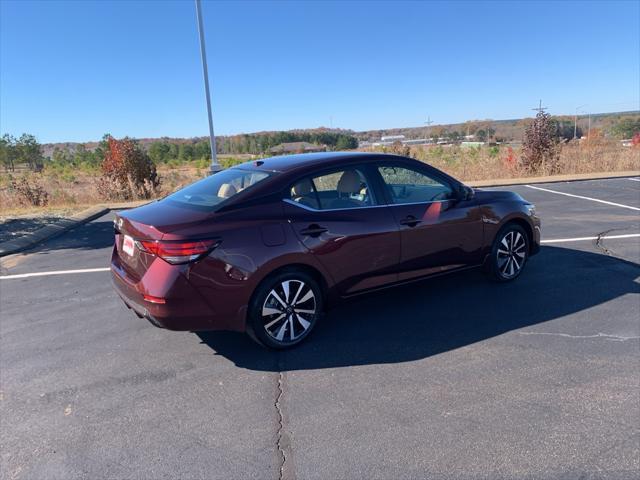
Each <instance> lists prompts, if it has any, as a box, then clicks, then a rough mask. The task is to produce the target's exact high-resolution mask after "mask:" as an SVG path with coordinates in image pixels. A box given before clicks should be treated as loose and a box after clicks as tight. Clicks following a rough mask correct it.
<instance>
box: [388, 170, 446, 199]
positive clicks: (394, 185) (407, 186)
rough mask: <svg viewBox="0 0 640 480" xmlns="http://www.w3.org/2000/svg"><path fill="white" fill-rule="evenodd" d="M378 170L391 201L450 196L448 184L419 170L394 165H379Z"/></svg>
mask: <svg viewBox="0 0 640 480" xmlns="http://www.w3.org/2000/svg"><path fill="white" fill-rule="evenodd" d="M378 171H379V172H380V175H381V176H382V180H383V181H384V183H385V186H386V188H387V191H388V192H389V196H390V197H391V203H394V204H402V203H426V202H434V201H438V200H447V199H450V198H451V197H452V190H451V187H450V186H449V185H446V184H444V183H442V182H441V181H439V180H437V179H435V178H433V177H431V176H430V175H427V174H425V173H423V172H421V171H418V170H414V169H411V168H405V167H396V166H383V167H379V168H378Z"/></svg>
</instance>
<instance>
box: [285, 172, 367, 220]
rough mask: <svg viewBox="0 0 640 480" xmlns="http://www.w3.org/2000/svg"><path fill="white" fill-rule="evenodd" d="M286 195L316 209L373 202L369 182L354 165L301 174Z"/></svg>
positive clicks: (362, 204)
mask: <svg viewBox="0 0 640 480" xmlns="http://www.w3.org/2000/svg"><path fill="white" fill-rule="evenodd" d="M290 198H291V200H293V201H294V202H296V203H299V204H301V205H304V206H307V207H310V208H314V209H316V210H335V209H344V208H361V207H368V206H371V205H375V201H374V198H373V193H372V191H371V188H370V187H369V182H368V181H367V178H366V176H365V175H364V173H363V172H362V171H361V170H360V169H357V168H350V169H345V170H340V171H337V172H333V173H329V174H326V175H319V176H316V177H313V178H305V179H303V180H301V181H299V182H297V183H296V184H294V185H293V186H292V187H291V191H290Z"/></svg>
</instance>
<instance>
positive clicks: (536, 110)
mask: <svg viewBox="0 0 640 480" xmlns="http://www.w3.org/2000/svg"><path fill="white" fill-rule="evenodd" d="M546 109H547V107H543V106H542V100H540V103H539V105H538V108H532V109H531V110H533V111H534V112H538V113H540V112H544V111H545V110H546Z"/></svg>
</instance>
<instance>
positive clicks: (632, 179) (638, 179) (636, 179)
mask: <svg viewBox="0 0 640 480" xmlns="http://www.w3.org/2000/svg"><path fill="white" fill-rule="evenodd" d="M627 180H631V181H632V182H640V178H627Z"/></svg>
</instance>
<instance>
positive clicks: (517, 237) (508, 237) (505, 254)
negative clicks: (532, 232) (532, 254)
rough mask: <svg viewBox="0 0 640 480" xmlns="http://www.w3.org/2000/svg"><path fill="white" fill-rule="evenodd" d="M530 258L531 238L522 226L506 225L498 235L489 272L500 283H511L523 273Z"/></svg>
mask: <svg viewBox="0 0 640 480" xmlns="http://www.w3.org/2000/svg"><path fill="white" fill-rule="evenodd" d="M528 257H529V237H528V236H527V232H525V231H524V228H522V227H521V226H520V225H517V224H515V223H512V224H508V225H505V226H504V227H503V228H502V229H501V230H500V231H499V232H498V234H497V235H496V239H495V240H494V242H493V247H492V248H491V256H490V258H489V271H490V273H491V276H492V277H493V278H494V279H495V280H497V281H498V282H510V281H512V280H515V279H516V278H518V276H519V275H520V274H521V273H522V269H523V268H524V265H525V263H527V259H528Z"/></svg>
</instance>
